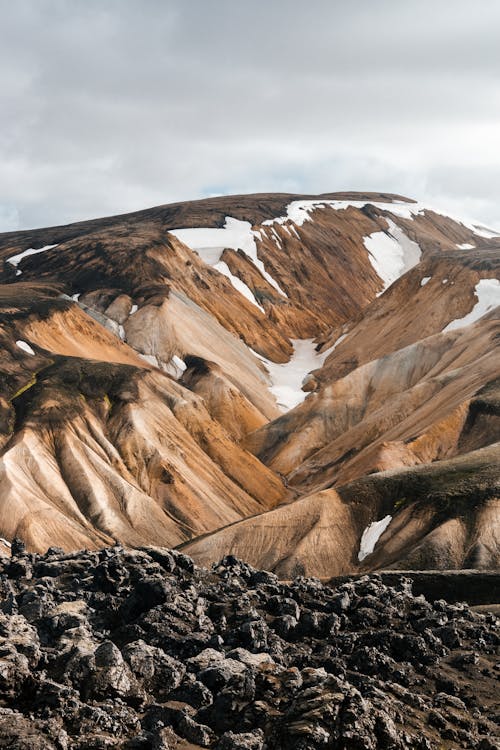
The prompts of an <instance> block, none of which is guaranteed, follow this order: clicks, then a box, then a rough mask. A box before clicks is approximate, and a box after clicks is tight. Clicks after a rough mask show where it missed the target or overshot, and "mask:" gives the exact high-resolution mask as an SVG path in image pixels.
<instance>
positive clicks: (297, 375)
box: [253, 339, 335, 411]
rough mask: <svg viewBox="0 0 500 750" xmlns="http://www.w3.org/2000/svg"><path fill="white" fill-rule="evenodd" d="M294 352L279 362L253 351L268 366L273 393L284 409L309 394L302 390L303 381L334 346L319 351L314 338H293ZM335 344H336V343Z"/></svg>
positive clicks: (287, 408)
mask: <svg viewBox="0 0 500 750" xmlns="http://www.w3.org/2000/svg"><path fill="white" fill-rule="evenodd" d="M291 342H292V344H293V349H294V352H293V354H292V356H291V358H290V360H289V362H285V363H284V364H277V363H276V362H271V361H270V360H268V359H266V358H265V357H262V356H261V355H260V354H257V352H253V354H255V356H256V357H258V358H259V359H260V360H261V362H263V363H264V364H265V366H266V369H267V371H268V372H269V377H270V378H271V387H270V391H271V393H272V394H273V395H274V396H275V397H276V400H277V402H278V406H279V407H280V408H281V409H282V410H283V411H288V410H289V409H293V408H294V407H295V406H297V405H298V404H300V403H302V401H303V400H304V399H305V397H306V396H307V393H305V391H303V390H302V388H301V386H302V382H303V380H304V378H305V377H306V375H308V373H310V372H311V370H316V369H318V367H321V365H322V364H323V362H324V361H325V359H326V357H327V356H328V354H329V353H330V352H331V351H332V349H333V347H330V349H327V351H325V352H321V353H319V352H317V351H316V345H315V344H314V339H291ZM334 346H335V344H334Z"/></svg>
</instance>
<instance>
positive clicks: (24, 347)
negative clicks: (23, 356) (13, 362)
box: [16, 339, 35, 357]
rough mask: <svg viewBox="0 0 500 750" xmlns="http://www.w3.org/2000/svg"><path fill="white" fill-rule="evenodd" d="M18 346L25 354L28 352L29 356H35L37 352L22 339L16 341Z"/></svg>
mask: <svg viewBox="0 0 500 750" xmlns="http://www.w3.org/2000/svg"><path fill="white" fill-rule="evenodd" d="M16 345H17V346H18V347H19V348H20V349H22V350H23V352H26V353H27V354H31V356H32V357H34V356H35V352H34V351H33V349H32V348H31V346H30V345H29V344H27V343H26V341H23V340H22V339H19V340H18V341H16Z"/></svg>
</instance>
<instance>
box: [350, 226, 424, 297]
mask: <svg viewBox="0 0 500 750" xmlns="http://www.w3.org/2000/svg"><path fill="white" fill-rule="evenodd" d="M386 221H387V223H388V225H389V227H388V230H387V231H385V232H374V233H373V234H370V235H369V236H368V237H364V239H363V242H364V244H365V247H366V249H367V250H368V252H369V254H370V262H371V264H372V266H373V268H374V269H375V271H376V272H377V275H378V276H379V277H380V278H381V279H382V281H383V282H384V291H385V290H386V289H387V288H388V287H389V286H390V285H391V284H393V283H394V282H395V281H396V280H397V279H399V277H400V276H402V275H403V274H404V273H406V272H407V271H409V270H410V268H413V267H414V266H416V265H417V263H419V262H420V257H421V255H422V251H421V250H420V247H419V245H418V244H417V243H416V242H414V241H413V240H410V238H409V237H407V235H406V234H405V233H404V232H403V230H402V229H401V228H400V227H398V226H397V224H395V223H394V222H393V221H392V219H387V218H386Z"/></svg>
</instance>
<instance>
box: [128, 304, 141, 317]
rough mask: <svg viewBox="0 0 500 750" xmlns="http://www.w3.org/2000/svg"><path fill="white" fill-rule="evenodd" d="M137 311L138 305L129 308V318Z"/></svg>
mask: <svg viewBox="0 0 500 750" xmlns="http://www.w3.org/2000/svg"><path fill="white" fill-rule="evenodd" d="M138 309H139V306H138V305H132V307H131V309H130V313H129V317H130V316H131V315H134V314H135V313H136V312H137V310H138Z"/></svg>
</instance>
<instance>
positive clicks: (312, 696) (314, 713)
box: [0, 541, 499, 750]
mask: <svg viewBox="0 0 500 750" xmlns="http://www.w3.org/2000/svg"><path fill="white" fill-rule="evenodd" d="M0 585H1V595H0V626H1V633H0V640H1V647H2V653H1V655H0V666H1V680H0V699H1V702H2V707H1V709H0V743H1V744H2V745H3V746H4V747H11V748H13V749H14V750H26V749H27V748H30V750H31V749H32V748H36V749H38V748H39V749H40V750H42V748H43V750H47V749H51V750H52V749H54V750H55V749H57V750H62V749H63V748H64V750H84V748H85V750H88V749H89V748H95V749H97V748H117V750H139V749H140V750H167V748H179V750H180V749H181V748H184V749H185V750H188V748H191V749H192V750H195V749H196V750H197V749H198V748H204V747H211V748H216V749H217V750H242V749H244V748H246V749H247V750H264V748H273V750H285V749H286V750H304V748H308V749H310V750H315V749H316V748H318V749H319V748H332V749H333V748H342V749H343V750H351V749H352V748H363V750H364V749H367V750H376V749H377V748H380V749H382V748H388V747H390V748H394V750H434V749H436V750H437V749H438V748H441V747H444V746H445V747H447V748H450V750H454V749H455V748H456V749H458V748H462V747H468V748H474V749H476V750H487V749H488V748H490V749H491V748H495V746H496V744H497V742H498V739H497V738H498V716H497V709H496V707H495V699H496V686H497V681H496V678H497V674H496V673H497V671H498V665H497V664H496V659H497V656H496V653H497V650H498V644H499V627H498V621H497V619H496V618H495V616H494V615H492V614H477V613H475V612H473V611H472V610H471V609H469V607H468V606H467V605H465V604H460V603H458V604H450V603H447V602H446V601H443V600H437V601H432V600H427V599H426V598H424V597H423V596H415V595H413V594H412V591H411V581H410V580H409V579H407V578H404V577H399V578H396V579H395V580H394V581H393V585H387V583H385V582H384V581H383V580H381V579H380V578H379V577H378V576H371V577H368V576H366V577H363V578H361V579H359V580H357V581H346V582H343V583H342V584H340V585H339V584H337V585H336V586H335V585H327V584H322V583H320V582H319V581H318V580H316V579H304V578H299V579H296V580H295V581H293V582H291V583H290V584H288V585H286V584H283V583H280V582H279V580H278V579H277V578H276V576H274V575H272V574H270V573H267V572H261V571H258V570H255V569H254V568H251V567H250V566H248V565H246V564H244V563H242V562H239V561H238V560H237V559H236V558H234V557H228V558H225V559H224V560H222V561H221V562H220V563H219V564H217V565H216V566H214V568H213V570H211V571H204V570H200V569H197V568H196V567H195V566H194V565H193V563H192V561H191V560H190V559H189V558H188V557H186V556H185V555H182V554H179V553H178V552H174V551H169V550H167V549H164V548H149V549H145V550H141V551H125V550H123V549H121V548H120V547H113V548H107V549H104V550H101V551H100V552H97V551H96V552H80V553H73V554H64V553H62V551H60V550H57V549H51V550H49V551H48V552H47V554H45V555H43V556H40V555H34V554H27V553H26V552H25V551H24V548H23V546H22V545H21V544H19V543H18V542H17V541H15V542H14V544H13V550H12V557H11V558H10V559H4V560H2V561H0Z"/></svg>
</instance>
